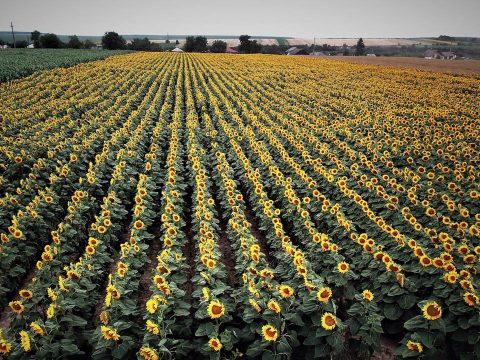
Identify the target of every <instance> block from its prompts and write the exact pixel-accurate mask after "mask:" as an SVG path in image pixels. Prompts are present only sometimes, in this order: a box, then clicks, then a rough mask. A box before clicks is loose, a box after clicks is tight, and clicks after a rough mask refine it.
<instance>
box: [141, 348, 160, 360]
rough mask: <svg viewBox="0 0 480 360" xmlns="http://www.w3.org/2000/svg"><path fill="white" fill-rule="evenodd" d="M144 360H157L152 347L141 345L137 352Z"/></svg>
mask: <svg viewBox="0 0 480 360" xmlns="http://www.w3.org/2000/svg"><path fill="white" fill-rule="evenodd" d="M138 354H139V355H140V356H142V357H143V358H144V359H145V360H158V355H157V353H156V352H155V350H153V349H152V348H149V347H142V348H141V349H140V351H139V352H138Z"/></svg>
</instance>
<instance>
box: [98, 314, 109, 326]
mask: <svg viewBox="0 0 480 360" xmlns="http://www.w3.org/2000/svg"><path fill="white" fill-rule="evenodd" d="M99 317H100V321H101V322H102V323H103V325H107V324H108V314H107V312H106V311H102V312H101V313H100V316H99Z"/></svg>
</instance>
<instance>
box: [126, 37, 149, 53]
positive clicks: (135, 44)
mask: <svg viewBox="0 0 480 360" xmlns="http://www.w3.org/2000/svg"><path fill="white" fill-rule="evenodd" d="M128 48H129V49H131V50H135V51H151V50H152V43H151V42H150V40H148V38H146V37H145V38H143V39H133V40H132V43H131V44H130V45H129V46H128Z"/></svg>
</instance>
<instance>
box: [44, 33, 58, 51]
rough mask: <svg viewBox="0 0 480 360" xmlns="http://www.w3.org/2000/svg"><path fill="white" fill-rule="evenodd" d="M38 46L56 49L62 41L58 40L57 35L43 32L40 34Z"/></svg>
mask: <svg viewBox="0 0 480 360" xmlns="http://www.w3.org/2000/svg"><path fill="white" fill-rule="evenodd" d="M40 46H41V47H42V48H48V49H58V48H61V47H62V46H63V43H62V42H61V41H60V39H59V38H58V36H57V35H55V34H45V35H42V36H40Z"/></svg>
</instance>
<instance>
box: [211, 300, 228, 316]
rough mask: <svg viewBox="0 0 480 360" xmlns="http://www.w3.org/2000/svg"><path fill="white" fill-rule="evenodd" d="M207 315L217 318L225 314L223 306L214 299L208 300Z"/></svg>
mask: <svg viewBox="0 0 480 360" xmlns="http://www.w3.org/2000/svg"><path fill="white" fill-rule="evenodd" d="M207 311H208V315H209V316H210V317H211V318H212V319H218V318H220V317H222V316H223V314H225V306H224V305H223V304H222V303H221V302H219V301H216V300H212V301H210V304H208V310H207Z"/></svg>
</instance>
